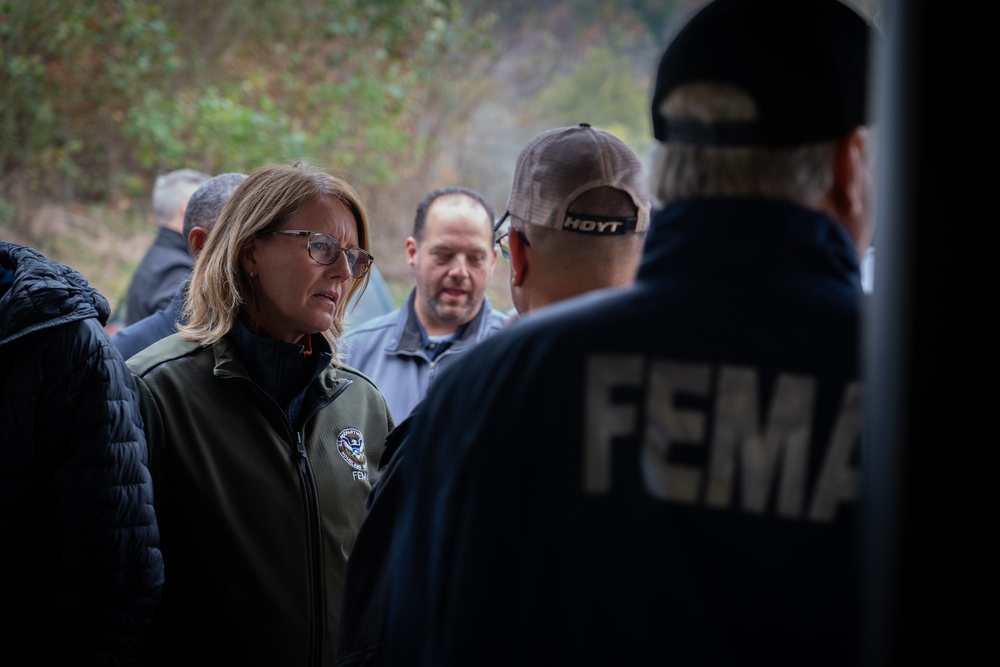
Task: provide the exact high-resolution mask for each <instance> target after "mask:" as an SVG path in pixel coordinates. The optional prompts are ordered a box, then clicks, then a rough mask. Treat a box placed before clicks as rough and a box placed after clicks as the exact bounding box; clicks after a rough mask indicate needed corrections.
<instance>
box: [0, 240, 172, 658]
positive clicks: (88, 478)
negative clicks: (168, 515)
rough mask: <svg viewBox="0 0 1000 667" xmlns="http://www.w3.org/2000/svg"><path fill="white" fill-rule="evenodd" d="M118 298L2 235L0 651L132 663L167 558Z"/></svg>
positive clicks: (9, 654) (155, 600)
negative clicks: (114, 331)
mask: <svg viewBox="0 0 1000 667" xmlns="http://www.w3.org/2000/svg"><path fill="white" fill-rule="evenodd" d="M109 313H110V309H109V307H108V302H107V300H106V299H105V298H104V297H103V296H102V295H101V294H100V293H98V292H97V290H95V289H94V288H93V287H91V286H90V285H88V284H87V281H86V280H85V279H84V277H83V276H82V275H80V274H79V273H77V272H76V271H74V270H73V269H71V268H69V267H66V266H63V265H62V264H58V263H56V262H53V261H50V260H48V259H46V258H45V257H44V256H42V255H41V254H40V253H39V252H37V251H35V250H33V249H31V248H27V247H23V246H19V245H15V244H12V243H7V242H5V241H0V647H2V649H0V651H2V657H3V658H10V657H13V656H22V659H23V660H24V662H26V663H31V664H80V665H82V664H93V665H98V664H100V665H111V664H115V665H118V664H131V663H132V662H133V661H134V659H135V656H136V655H138V652H139V647H140V643H141V641H142V639H143V637H144V635H145V634H146V630H147V628H148V627H149V623H150V620H151V619H152V616H153V613H154V612H155V610H156V607H157V603H158V600H159V595H160V587H161V586H162V584H163V561H162V557H161V554H160V550H159V532H158V528H157V523H156V517H155V514H154V511H153V504H152V502H153V489H152V482H151V478H150V475H149V471H148V470H147V467H146V462H147V452H146V440H145V436H144V435H143V430H142V426H143V425H142V418H141V416H140V412H139V398H138V394H137V389H136V384H135V382H134V380H133V379H132V375H131V373H130V372H129V370H128V368H127V367H126V366H125V362H124V360H123V359H122V357H121V355H120V354H119V353H118V351H117V350H116V349H115V348H114V347H113V346H112V345H111V342H110V340H109V339H108V336H107V334H106V333H105V331H104V329H103V325H104V323H105V322H107V319H108V315H109Z"/></svg>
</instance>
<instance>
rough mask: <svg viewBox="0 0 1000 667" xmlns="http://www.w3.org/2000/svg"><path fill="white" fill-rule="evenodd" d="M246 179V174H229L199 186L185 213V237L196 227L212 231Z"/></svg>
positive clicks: (214, 177)
mask: <svg viewBox="0 0 1000 667" xmlns="http://www.w3.org/2000/svg"><path fill="white" fill-rule="evenodd" d="M246 179H247V175H246V174H240V173H236V172H227V173H225V174H219V175H218V176H213V177H212V178H210V179H208V180H207V181H205V182H204V183H202V184H201V185H200V186H198V189H197V190H195V191H194V193H193V194H192V195H191V198H190V199H188V205H187V210H185V211H184V237H185V238H187V235H188V234H189V233H190V232H191V230H192V229H194V228H195V227H201V228H202V229H204V230H205V231H206V232H210V231H212V227H214V226H215V221H216V220H217V219H218V218H219V215H220V214H221V213H222V209H223V207H225V205H226V202H228V201H229V198H230V197H232V196H233V191H234V190H236V188H237V187H238V186H239V184H240V183H242V182H243V181H245V180H246Z"/></svg>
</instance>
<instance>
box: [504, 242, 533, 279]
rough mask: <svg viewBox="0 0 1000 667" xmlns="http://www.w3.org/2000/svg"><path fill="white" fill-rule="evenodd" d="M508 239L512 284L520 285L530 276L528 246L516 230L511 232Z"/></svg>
mask: <svg viewBox="0 0 1000 667" xmlns="http://www.w3.org/2000/svg"><path fill="white" fill-rule="evenodd" d="M507 241H508V243H509V245H510V250H509V252H510V284H511V286H513V287H520V286H521V285H523V284H524V281H525V279H527V277H528V248H527V247H526V246H525V245H524V241H522V240H521V235H520V234H518V233H516V232H515V233H511V234H510V235H509V236H508V237H507Z"/></svg>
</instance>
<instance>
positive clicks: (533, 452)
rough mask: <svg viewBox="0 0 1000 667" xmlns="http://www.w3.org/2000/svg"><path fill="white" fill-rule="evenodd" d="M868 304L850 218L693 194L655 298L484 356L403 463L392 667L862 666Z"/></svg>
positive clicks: (548, 315) (637, 296) (511, 332)
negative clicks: (861, 499) (864, 318)
mask: <svg viewBox="0 0 1000 667" xmlns="http://www.w3.org/2000/svg"><path fill="white" fill-rule="evenodd" d="M861 299H862V289H861V284H860V273H859V266H858V258H857V254H856V252H855V250H854V248H853V245H852V243H851V240H850V238H849V237H848V235H847V234H846V233H845V232H844V230H843V228H841V227H840V226H839V225H838V224H836V223H835V222H834V221H833V220H831V219H829V218H827V217H825V216H824V215H822V214H820V213H817V212H814V211H809V210H806V209H803V208H800V207H798V206H795V205H793V204H790V203H784V202H776V201H765V200H755V199H720V200H708V199H705V200H691V201H687V202H681V203H678V204H675V205H673V206H671V207H668V208H667V209H665V210H663V211H661V212H660V213H659V214H657V216H656V217H655V219H654V222H653V228H652V230H651V232H650V236H649V238H648V239H647V244H646V249H645V255H644V259H643V263H642V266H641V268H640V271H639V274H638V278H637V281H636V283H635V285H634V286H633V287H632V288H630V289H628V290H626V291H624V292H613V293H591V294H589V295H585V296H583V297H581V298H579V299H575V300H570V301H565V302H562V303H559V304H556V305H553V306H551V307H549V308H546V309H543V310H540V311H537V312H535V313H532V314H530V315H528V316H527V317H525V318H524V319H523V320H522V321H521V322H519V323H517V324H515V325H513V326H511V327H509V328H508V329H506V330H504V331H501V332H500V333H498V334H496V336H494V337H493V338H491V339H490V340H488V341H486V342H484V343H483V344H481V345H480V346H478V347H477V348H475V349H473V350H470V351H469V353H468V354H466V356H465V360H464V362H463V364H462V366H461V368H459V369H456V370H455V371H447V372H446V373H443V374H442V375H441V376H440V377H439V378H438V381H437V382H436V383H435V385H433V386H432V387H431V390H430V391H429V392H428V395H427V397H426V399H425V401H424V403H423V404H422V405H421V408H420V411H419V412H418V413H417V415H416V419H415V421H414V423H413V426H412V429H411V431H410V433H411V435H410V439H409V440H408V441H407V455H406V456H405V457H404V458H403V459H402V460H401V461H400V464H399V470H398V471H397V474H398V475H399V476H401V478H402V480H403V481H404V482H405V483H404V484H403V485H402V498H401V501H400V502H399V503H398V506H399V507H400V508H401V509H400V516H399V519H398V525H397V526H396V527H395V531H396V532H395V537H394V539H393V546H392V554H393V559H392V562H391V565H390V573H389V579H388V583H387V586H386V590H387V591H388V593H387V597H386V606H387V611H386V615H385V628H384V636H385V637H388V638H391V641H386V642H385V643H384V644H383V647H382V649H383V657H384V658H385V661H384V662H383V664H387V665H424V666H430V665H434V666H436V667H445V666H449V665H468V664H480V665H494V664H496V665H508V664H521V663H526V662H528V661H529V659H530V660H531V661H532V662H538V663H539V664H567V665H608V664H621V665H663V664H680V665H765V664H766V665H850V664H857V662H858V661H859V660H858V658H859V646H858V644H859V634H860V627H859V625H858V624H859V617H860V614H859V613H858V612H859V606H858V600H857V594H858V592H859V591H858V573H859V569H858V562H857V557H858V553H857V552H858V541H857V540H858V535H857V532H858V528H859V525H858V521H859V512H858V490H859V475H860V471H859V458H860V451H859V450H860V432H861V385H860V383H859V365H860V362H859V344H860V340H859V339H860V336H861V332H860V322H859V319H860V313H861V310H862V302H861ZM375 504H376V505H377V504H378V500H376V501H375Z"/></svg>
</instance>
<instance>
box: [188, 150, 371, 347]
mask: <svg viewBox="0 0 1000 667" xmlns="http://www.w3.org/2000/svg"><path fill="white" fill-rule="evenodd" d="M321 197H329V198H334V199H337V200H339V201H340V202H341V203H342V204H343V205H344V206H346V207H347V209H348V210H349V211H351V213H352V214H354V220H355V222H356V223H357V228H358V247H360V248H361V249H362V250H365V251H368V252H370V251H371V247H370V244H371V234H370V231H369V227H368V214H367V213H366V211H365V207H364V205H363V204H362V203H361V198H360V197H359V196H358V193H357V192H356V191H355V190H354V188H353V187H351V185H350V184H349V183H347V182H346V181H344V180H343V179H341V178H339V177H337V176H334V175H332V174H330V173H327V172H326V171H324V170H322V169H320V168H317V167H314V166H312V165H309V164H307V163H305V162H294V163H289V164H274V165H268V166H265V167H262V168H260V169H258V170H256V171H255V172H253V173H252V174H250V176H249V177H248V178H247V179H246V180H245V181H243V183H241V184H240V186H239V187H238V188H236V190H235V191H234V192H233V196H232V197H231V198H230V199H229V202H228V203H227V204H226V206H225V208H223V209H222V213H220V214H219V219H218V220H217V221H216V223H215V227H213V228H212V232H211V233H210V234H209V235H208V240H207V241H206V242H205V245H204V247H203V248H202V250H201V252H200V253H199V255H198V259H197V261H196V262H195V266H194V273H193V274H192V276H191V283H190V286H189V287H188V290H187V295H186V296H185V300H184V313H185V315H186V316H187V321H188V323H187V325H184V326H181V327H178V329H179V331H180V333H181V336H183V337H184V338H186V339H187V340H192V341H197V342H199V343H201V344H202V345H211V344H213V343H215V342H217V341H218V340H219V339H221V338H222V337H223V336H224V335H225V334H226V333H228V332H229V330H230V329H232V328H233V325H234V324H235V323H236V318H237V317H242V318H243V320H244V323H245V324H246V325H247V326H248V327H249V328H250V330H251V331H254V332H256V331H257V330H258V329H259V319H258V317H259V304H258V294H257V289H258V285H259V281H257V280H254V279H252V278H251V277H250V275H249V274H247V272H246V271H244V270H243V265H242V262H241V259H240V257H241V253H242V250H243V246H244V245H245V244H246V242H247V241H249V240H250V239H252V238H253V237H254V236H256V235H257V234H259V233H261V232H265V231H270V230H273V229H277V228H278V227H280V226H281V225H282V224H283V223H284V222H285V221H286V220H287V219H288V218H289V217H291V216H292V215H294V214H295V212H296V211H297V210H298V209H299V207H300V206H302V205H303V204H304V203H306V202H309V201H313V200H315V199H319V198H321ZM369 275H370V273H366V274H365V276H364V278H359V279H356V280H354V281H353V284H352V285H351V287H350V288H349V289H348V290H347V294H346V295H345V297H344V298H343V299H342V300H341V301H340V303H338V304H337V312H336V313H335V316H334V320H333V325H332V326H331V327H330V329H328V330H327V331H324V332H322V333H323V337H324V338H326V339H327V341H328V342H329V343H330V346H331V348H332V349H333V353H334V358H335V359H338V360H339V355H338V350H337V341H338V340H339V339H340V337H341V336H342V335H343V333H344V311H345V309H346V308H347V304H348V303H350V302H351V299H352V298H353V297H354V295H355V294H356V293H357V292H358V291H363V290H364V289H365V287H367V286H368V279H369Z"/></svg>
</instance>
